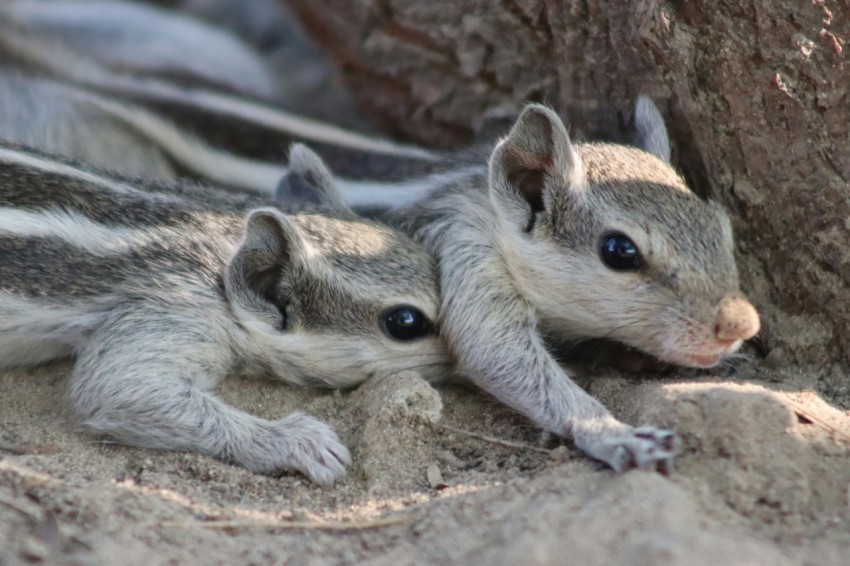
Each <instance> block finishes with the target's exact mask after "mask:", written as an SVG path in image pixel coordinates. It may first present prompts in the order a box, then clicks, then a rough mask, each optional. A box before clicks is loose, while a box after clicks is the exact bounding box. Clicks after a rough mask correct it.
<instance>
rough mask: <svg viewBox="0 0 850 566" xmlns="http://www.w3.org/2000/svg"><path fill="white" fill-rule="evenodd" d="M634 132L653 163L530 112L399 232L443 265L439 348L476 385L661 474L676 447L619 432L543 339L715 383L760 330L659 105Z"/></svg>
mask: <svg viewBox="0 0 850 566" xmlns="http://www.w3.org/2000/svg"><path fill="white" fill-rule="evenodd" d="M635 121H636V129H637V132H638V136H637V139H638V142H639V143H641V144H642V145H643V148H644V149H636V148H631V147H625V146H620V145H611V144H573V143H572V142H571V141H570V139H569V136H568V134H567V130H566V128H565V127H564V124H563V122H562V121H561V119H560V118H559V117H558V115H557V114H555V113H554V112H553V111H552V110H550V109H549V108H547V107H545V106H541V105H537V104H532V105H529V106H527V107H526V108H525V110H524V111H523V112H522V114H521V115H520V116H519V118H518V120H517V121H516V123H515V125H514V126H513V128H512V130H511V131H510V133H509V134H508V136H507V137H506V138H505V139H503V140H502V141H500V142H499V143H498V144H497V145H496V146H495V149H493V151H492V154H491V156H490V159H489V164H488V165H487V167H486V168H485V167H480V168H479V169H478V170H477V171H474V172H470V173H469V174H468V175H466V177H465V178H463V179H460V180H455V181H453V182H449V183H443V184H441V185H437V186H434V187H432V189H431V190H430V191H429V192H428V194H427V196H425V197H423V198H422V199H421V200H420V201H419V202H417V203H415V204H413V205H412V206H403V207H398V206H396V207H395V209H394V210H393V211H392V213H391V218H392V220H393V221H394V223H395V224H397V225H399V226H402V227H404V228H405V229H406V230H407V231H408V232H409V233H410V234H413V235H415V236H417V237H418V238H419V239H420V240H421V241H423V242H424V243H425V244H426V245H427V246H428V247H429V249H430V250H431V251H432V252H433V253H434V254H435V256H436V258H437V262H438V265H439V272H440V290H441V294H442V300H443V306H442V310H441V314H440V321H441V333H442V334H443V336H444V337H445V338H446V340H447V341H448V344H449V348H450V349H451V351H452V353H453V354H454V356H455V358H456V360H457V363H458V366H459V370H460V372H461V373H462V374H463V375H466V376H468V377H469V378H471V379H472V381H474V382H475V383H476V384H477V385H478V386H479V387H481V388H482V389H484V390H485V391H488V392H489V393H491V394H492V395H494V396H495V397H497V398H498V399H500V400H501V401H503V402H504V403H506V404H507V405H510V406H511V407H513V408H515V409H516V410H518V411H520V412H522V413H523V414H525V415H527V416H528V417H529V418H530V419H532V420H533V421H534V422H536V423H537V424H538V425H540V426H541V427H543V428H545V429H547V430H550V431H553V432H555V433H557V434H559V435H562V436H567V437H572V438H573V439H574V440H575V443H576V445H577V446H578V447H579V448H581V449H582V450H583V451H585V452H586V453H587V454H588V455H590V456H592V457H593V458H596V459H598V460H601V461H603V462H605V463H607V464H608V465H609V466H611V467H612V468H613V469H614V470H618V471H619V470H625V469H628V468H633V467H637V468H645V467H649V468H656V469H659V470H662V471H663V470H665V469H667V468H668V467H669V463H670V461H671V458H672V456H673V451H674V440H675V437H674V434H673V433H672V432H671V431H666V430H659V429H656V428H652V427H646V426H643V427H638V428H634V427H631V426H629V425H626V424H624V423H622V422H620V421H618V420H617V419H615V418H614V417H613V416H612V415H611V414H610V413H609V412H608V411H607V410H606V409H605V407H603V406H602V405H601V404H600V403H599V402H598V401H596V400H595V399H593V398H592V397H591V396H590V395H588V394H587V393H586V392H585V391H584V390H582V389H581V388H580V387H578V386H577V385H576V384H575V383H574V382H573V381H572V380H571V379H570V377H569V376H568V375H567V373H566V372H565V371H564V369H563V368H561V367H560V366H559V365H558V364H557V363H556V361H555V360H554V358H553V357H552V355H551V354H550V352H549V350H548V349H547V346H546V343H545V342H544V339H543V337H544V336H545V335H548V336H557V337H558V338H559V339H562V340H563V339H583V338H608V339H613V340H616V341H619V342H622V343H625V344H626V345H628V346H632V347H635V348H638V349H640V350H642V351H644V352H647V353H649V354H651V355H653V356H656V357H657V358H659V359H661V360H663V361H667V362H671V363H674V364H678V365H682V366H688V367H699V368H708V367H712V366H714V365H717V364H718V363H719V362H720V361H721V360H722V359H723V357H724V356H726V355H728V354H731V353H733V352H735V351H736V350H738V349H739V348H740V346H741V344H742V342H743V341H744V340H746V339H748V338H750V337H752V336H753V335H755V334H756V332H758V330H759V317H758V314H757V313H756V310H755V308H754V307H753V306H752V305H751V304H750V303H749V302H748V301H747V299H746V298H745V297H744V295H743V294H742V293H741V291H740V288H739V283H738V273H737V269H736V266H735V259H734V253H733V239H732V229H731V225H730V222H729V219H728V217H727V215H726V213H725V212H724V211H723V209H722V208H721V207H720V206H719V205H717V204H715V203H713V202H705V201H703V200H701V199H699V198H698V197H697V196H695V195H694V194H693V193H692V192H691V191H690V190H689V189H688V187H687V186H686V185H685V182H684V181H683V180H682V178H681V177H680V176H679V175H678V174H677V173H676V172H675V171H674V170H673V168H672V167H670V165H669V163H668V162H667V161H668V160H669V157H670V149H669V143H668V138H667V133H666V128H665V126H664V122H663V120H662V118H661V116H660V114H659V112H658V110H657V108H656V107H655V105H654V104H653V103H652V102H651V101H650V100H649V99H648V98H646V97H640V98H639V99H638V101H637V105H636V111H635ZM373 204H380V203H378V202H375V203H373ZM387 204H392V203H391V202H388V203H387Z"/></svg>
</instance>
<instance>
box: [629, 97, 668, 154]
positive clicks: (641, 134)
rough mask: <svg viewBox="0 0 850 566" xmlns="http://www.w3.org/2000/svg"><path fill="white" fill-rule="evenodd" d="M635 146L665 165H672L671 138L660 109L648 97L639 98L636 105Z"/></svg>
mask: <svg viewBox="0 0 850 566" xmlns="http://www.w3.org/2000/svg"><path fill="white" fill-rule="evenodd" d="M635 130H637V132H636V135H635V145H636V146H638V147H639V148H641V149H642V150H644V151H647V152H649V153H651V154H652V155H654V156H655V157H657V158H659V159H661V160H662V161H664V162H665V163H670V138H669V137H668V136H667V126H665V125H664V118H662V117H661V112H659V111H658V107H657V106H655V103H654V102H652V100H651V99H650V98H649V97H648V96H644V95H640V96H638V99H637V102H636V103H635Z"/></svg>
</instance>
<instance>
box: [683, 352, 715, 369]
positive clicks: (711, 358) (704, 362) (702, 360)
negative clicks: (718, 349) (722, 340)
mask: <svg viewBox="0 0 850 566" xmlns="http://www.w3.org/2000/svg"><path fill="white" fill-rule="evenodd" d="M679 363H682V364H683V365H687V366H690V367H696V368H710V367H714V366H716V365H717V364H718V363H720V354H708V355H704V356H701V355H699V354H686V355H685V356H683V357H682V360H681V361H680V362H679Z"/></svg>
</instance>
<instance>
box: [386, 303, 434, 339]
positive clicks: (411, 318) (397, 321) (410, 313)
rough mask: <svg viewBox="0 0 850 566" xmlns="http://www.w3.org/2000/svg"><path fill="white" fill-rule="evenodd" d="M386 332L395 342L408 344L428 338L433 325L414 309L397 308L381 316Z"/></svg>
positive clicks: (406, 307) (407, 307)
mask: <svg viewBox="0 0 850 566" xmlns="http://www.w3.org/2000/svg"><path fill="white" fill-rule="evenodd" d="M381 322H382V327H383V329H384V332H386V334H387V336H389V337H390V338H392V339H394V340H401V341H404V342H407V341H409V340H416V339H417V338H423V337H425V336H428V335H429V334H431V332H432V328H431V323H430V322H429V321H428V319H427V318H426V317H425V315H424V314H422V312H421V311H420V310H419V309H417V308H414V307H409V306H404V307H396V308H394V309H390V310H389V311H386V312H385V313H384V314H383V315H381Z"/></svg>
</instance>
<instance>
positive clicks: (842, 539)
mask: <svg viewBox="0 0 850 566" xmlns="http://www.w3.org/2000/svg"><path fill="white" fill-rule="evenodd" d="M582 371H583V372H584V374H585V375H589V374H592V375H593V379H592V380H588V381H587V382H586V386H587V387H588V388H589V389H590V390H591V391H592V392H593V393H594V394H595V395H597V396H598V397H599V398H600V399H602V400H603V402H605V403H606V404H607V405H608V406H609V407H610V408H612V410H614V411H615V413H616V414H617V415H619V416H620V417H622V418H624V419H626V420H628V421H629V422H641V423H649V424H655V425H660V426H669V427H672V428H675V429H676V430H677V431H678V433H679V435H680V436H681V453H680V455H679V457H678V459H677V462H676V464H677V465H676V471H675V473H674V474H673V475H672V476H671V477H663V476H661V475H658V474H655V473H650V472H641V471H633V472H628V473H625V474H622V475H616V474H614V473H612V472H610V471H609V470H606V469H604V468H603V467H602V466H600V465H598V464H596V463H594V462H592V461H590V460H588V459H586V458H584V457H583V456H582V455H581V454H580V453H578V452H577V451H576V449H575V448H574V447H572V446H571V445H570V444H569V443H564V442H561V441H559V440H558V439H556V438H552V437H550V436H548V435H545V434H541V432H540V430H539V429H537V428H535V427H534V426H532V425H530V424H529V423H528V422H527V421H525V420H524V419H523V418H522V417H520V416H518V415H516V414H515V413H513V412H512V411H510V410H509V409H507V408H505V407H503V406H501V405H499V404H498V403H496V402H494V401H492V400H490V399H487V398H486V397H484V396H483V395H481V394H479V393H477V392H475V391H472V390H469V389H463V388H454V387H441V388H439V389H434V388H432V387H431V386H430V385H428V384H427V383H425V382H424V381H422V380H421V379H419V378H418V376H416V375H415V374H411V373H406V374H401V375H397V376H395V377H392V378H386V379H383V380H374V381H372V382H368V383H366V384H364V385H363V386H361V387H360V388H359V389H357V390H356V391H353V392H343V393H340V392H329V391H309V390H299V389H293V388H290V387H287V386H283V385H280V384H277V383H269V382H264V381H255V380H249V379H245V378H233V379H231V380H228V381H227V382H226V383H225V384H224V386H223V388H222V394H223V396H224V397H225V398H226V399H227V400H228V401H229V402H231V403H233V404H235V405H237V406H240V407H242V408H244V409H246V410H249V411H251V412H253V413H256V414H260V415H264V416H267V417H277V416H280V415H282V414H284V413H286V412H288V411H290V410H293V409H295V408H301V409H306V410H308V411H309V412H311V413H312V414H314V415H316V416H318V417H321V418H323V419H326V420H327V421H329V422H331V423H332V424H333V426H334V427H335V428H336V430H337V431H339V433H340V435H341V437H342V438H343V440H344V441H345V442H346V443H347V444H348V445H349V446H350V447H351V448H352V451H353V454H354V464H353V466H352V468H351V470H350V474H349V475H348V477H347V478H346V479H345V480H343V481H342V482H340V483H338V484H337V485H335V486H334V487H332V488H320V487H317V486H314V485H312V484H311V483H309V482H308V481H307V480H305V479H304V478H303V477H300V476H298V475H284V476H282V477H267V476H261V475H255V474H252V473H249V472H247V471H244V470H242V469H239V468H236V467H233V466H229V465H226V464H223V463H219V462H217V461H215V460H213V459H209V458H205V457H201V456H196V455H191V454H179V453H170V452H161V451H153V450H141V449H135V448H126V447H121V446H114V445H109V444H104V443H102V442H97V441H95V440H94V439H92V438H90V437H87V436H85V435H83V434H80V433H78V432H76V431H75V430H74V427H73V426H72V423H71V422H70V421H69V419H68V418H67V417H66V416H65V413H64V412H63V404H62V394H63V389H64V387H65V376H66V374H67V372H68V366H67V365H63V364H60V365H55V366H49V367H45V368H40V369H38V370H34V371H27V372H24V371H21V372H6V373H3V374H0V447H2V448H0V564H2V565H4V566H5V565H7V564H20V563H46V564H117V563H121V564H219V563H231V564H234V563H235V564H293V565H295V564H362V563H369V564H414V563H420V564H424V563H429V564H456V563H471V564H519V563H522V564H567V563H570V564H581V565H583V566H591V565H594V564H642V565H656V564H657V565H661V564H665V565H667V564H689V565H699V564H766V565H767V564H769V565H779V564H812V565H815V564H817V565H830V564H835V565H839V564H847V561H848V556H850V465H848V462H850V460H848V453H849V452H850V418H848V414H847V412H846V410H845V409H846V408H847V407H848V401H850V395H848V394H847V392H846V390H845V391H844V393H843V396H842V395H838V396H835V395H832V399H831V401H832V404H828V403H826V402H825V401H823V400H822V398H821V397H820V396H819V395H818V394H817V393H816V392H815V390H817V389H818V388H820V389H821V390H822V389H824V383H827V382H831V381H833V380H840V381H845V382H846V376H843V375H837V370H833V371H830V370H829V369H825V368H815V369H811V370H808V371H800V370H799V369H797V368H793V367H785V368H782V369H770V370H769V369H766V368H765V367H762V366H760V365H759V364H758V362H749V364H748V365H745V366H744V367H742V368H741V369H740V370H739V371H738V372H737V374H736V376H735V377H732V378H730V377H728V376H726V377H717V376H714V377H711V376H694V375H693V374H690V375H686V374H680V375H676V374H674V375H672V376H670V375H667V376H665V377H658V376H653V375H649V374H644V375H639V376H635V375H626V374H621V373H619V372H618V371H615V370H600V369H590V368H584V369H583V370H582ZM473 434H478V435H486V436H487V437H492V438H491V439H482V438H479V437H476V436H474V435H473ZM493 439H497V440H499V441H500V442H496V441H494V440H493Z"/></svg>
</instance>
